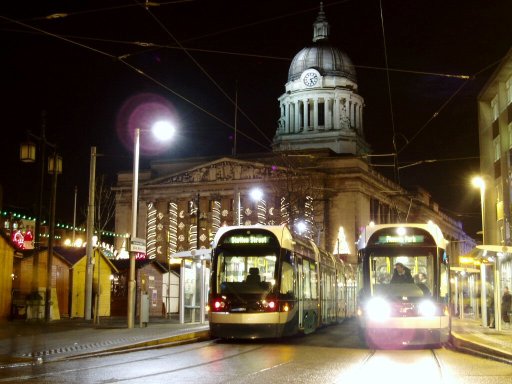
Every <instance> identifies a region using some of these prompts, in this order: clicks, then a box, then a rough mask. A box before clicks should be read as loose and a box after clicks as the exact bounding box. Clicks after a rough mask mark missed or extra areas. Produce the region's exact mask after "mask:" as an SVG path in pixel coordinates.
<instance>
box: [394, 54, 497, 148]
mask: <svg viewBox="0 0 512 384" xmlns="http://www.w3.org/2000/svg"><path fill="white" fill-rule="evenodd" d="M502 60H503V58H501V59H499V60H496V61H494V62H493V63H491V64H489V65H486V66H485V67H484V68H482V69H481V70H479V71H477V72H476V73H474V74H473V75H471V76H466V77H460V78H461V79H464V80H474V79H476V78H477V77H478V76H480V75H481V74H482V73H483V72H485V71H487V70H488V69H489V68H492V67H494V66H496V65H498V64H499V63H501V62H502ZM467 84H468V82H467V81H466V82H464V83H462V84H461V85H460V86H459V87H458V88H457V89H456V90H455V92H453V94H451V95H450V97H448V99H447V100H446V101H445V102H444V103H443V104H442V105H441V106H440V107H439V108H438V109H437V111H436V112H434V113H433V114H432V116H430V118H429V119H428V120H427V121H426V122H425V124H423V125H422V126H421V127H420V128H419V129H418V131H416V133H415V134H414V135H413V136H412V137H411V139H410V140H408V141H407V142H406V143H405V144H404V145H403V147H402V148H400V150H399V151H398V153H401V152H402V151H403V150H404V149H405V148H406V147H407V145H408V144H410V142H411V141H413V140H414V139H415V138H416V137H417V136H418V135H419V134H420V133H421V132H422V131H423V130H424V129H425V128H426V127H427V125H428V124H430V122H431V121H432V120H434V119H435V118H436V117H437V116H439V114H440V113H441V111H442V110H443V109H444V108H445V107H446V106H447V105H448V104H449V103H450V101H452V100H453V98H454V97H455V96H456V95H457V94H458V93H459V92H460V91H461V90H462V89H463V88H464V87H465V86H466V85H467Z"/></svg>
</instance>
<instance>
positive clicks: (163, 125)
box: [127, 121, 175, 328]
mask: <svg viewBox="0 0 512 384" xmlns="http://www.w3.org/2000/svg"><path fill="white" fill-rule="evenodd" d="M140 131H141V129H140V128H135V133H134V141H133V181H132V234H131V236H132V239H133V238H136V237H137V214H138V205H137V202H138V201H137V200H138V192H139V152H140ZM151 131H152V132H153V134H154V136H155V137H156V138H157V139H159V140H170V139H171V138H172V136H173V135H174V131H175V129H174V127H173V126H172V125H171V124H170V123H169V122H166V121H158V122H156V123H155V124H153V126H152V129H151ZM129 255H130V256H129V258H130V267H129V268H130V269H129V277H128V304H127V311H128V319H127V325H128V328H133V324H134V322H135V286H136V281H135V252H133V251H132V250H131V245H130V253H129Z"/></svg>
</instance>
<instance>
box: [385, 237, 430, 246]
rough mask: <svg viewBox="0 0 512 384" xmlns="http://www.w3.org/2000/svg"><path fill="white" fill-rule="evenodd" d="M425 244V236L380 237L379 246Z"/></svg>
mask: <svg viewBox="0 0 512 384" xmlns="http://www.w3.org/2000/svg"><path fill="white" fill-rule="evenodd" d="M424 242H425V236H423V235H409V236H408V235H403V236H391V235H386V236H379V244H412V243H424Z"/></svg>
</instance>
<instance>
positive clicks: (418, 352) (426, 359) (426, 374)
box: [336, 349, 447, 384]
mask: <svg viewBox="0 0 512 384" xmlns="http://www.w3.org/2000/svg"><path fill="white" fill-rule="evenodd" d="M418 361H419V362H420V363H419V364H420V365H421V366H422V368H421V369H418V368H417V367H415V368H414V372H412V371H411V372H410V373H409V371H408V367H409V366H412V364H411V363H412V362H414V364H416V365H417V364H418ZM413 375H414V376H413ZM413 377H414V382H415V383H416V384H423V383H425V384H427V383H433V382H435V383H445V382H447V381H446V374H445V369H444V367H443V363H442V361H441V359H440V358H439V356H438V354H437V353H436V351H435V350H434V349H406V350H397V349H370V350H368V352H367V354H366V355H364V356H363V358H362V359H361V360H360V362H359V363H358V364H357V366H355V367H353V368H352V369H351V370H350V371H349V372H347V373H345V374H343V375H342V376H341V377H340V378H339V380H338V381H336V382H337V383H343V384H356V383H366V382H381V383H388V382H389V383H402V381H403V382H410V380H411V379H412V378H413Z"/></svg>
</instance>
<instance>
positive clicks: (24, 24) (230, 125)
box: [0, 15, 269, 150]
mask: <svg viewBox="0 0 512 384" xmlns="http://www.w3.org/2000/svg"><path fill="white" fill-rule="evenodd" d="M0 19H3V20H6V21H9V22H11V23H14V24H17V25H20V26H22V27H25V28H28V29H30V30H34V31H37V32H39V33H41V34H43V35H47V36H51V37H53V38H56V39H59V40H63V41H65V42H67V43H70V44H73V45H76V46H79V47H81V48H84V49H87V50H90V51H93V52H96V53H98V54H101V55H103V56H107V57H109V58H111V59H115V60H118V61H119V62H121V63H123V64H124V65H126V66H128V67H129V68H130V69H132V70H133V71H134V72H136V73H138V74H139V75H141V76H144V77H145V78H147V79H149V80H151V81H152V82H153V83H155V84H157V85H158V86H160V87H162V88H164V89H165V90H167V91H169V92H171V93H172V94H174V95H175V96H177V97H179V98H180V99H182V100H183V101H185V102H187V103H189V104H191V105H193V106H194V107H196V108H197V109H199V110H200V111H201V112H204V113H205V114H206V115H208V116H210V117H212V118H214V119H215V120H217V121H218V122H220V123H222V124H223V125H225V126H226V127H228V128H230V129H232V130H234V127H233V125H232V124H229V123H227V122H225V121H224V120H222V119H221V118H219V117H217V116H215V115H214V114H213V113H211V112H209V111H207V110H206V109H204V108H202V107H201V106H199V105H198V104H196V103H194V102H193V101H191V100H189V99H187V98H186V97H185V96H183V95H181V94H179V93H178V92H176V91H174V90H172V89H171V88H169V87H167V86H166V85H164V84H163V83H161V82H160V81H158V80H156V79H155V78H153V77H151V76H149V75H148V74H146V73H145V72H144V71H143V70H141V69H140V68H137V67H135V66H134V65H131V64H130V63H128V62H127V61H126V60H125V56H126V57H127V56H129V55H121V56H116V55H113V54H110V53H107V52H104V51H101V50H99V49H96V48H93V47H90V46H87V45H85V44H82V43H79V42H76V41H74V40H71V39H69V38H66V37H63V36H60V35H58V34H55V33H51V32H48V31H45V30H43V29H40V28H37V27H34V26H32V25H29V24H26V23H23V22H21V21H17V20H14V19H11V18H8V17H6V16H2V15H0ZM237 133H238V134H241V135H242V136H244V137H246V138H247V139H249V140H250V141H252V142H254V143H255V144H257V145H259V146H261V147H262V148H264V149H266V150H269V146H268V145H266V144H263V143H261V142H259V141H258V140H256V139H255V138H253V137H251V136H249V135H248V134H245V133H243V132H240V131H238V132H237Z"/></svg>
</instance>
